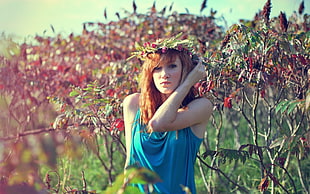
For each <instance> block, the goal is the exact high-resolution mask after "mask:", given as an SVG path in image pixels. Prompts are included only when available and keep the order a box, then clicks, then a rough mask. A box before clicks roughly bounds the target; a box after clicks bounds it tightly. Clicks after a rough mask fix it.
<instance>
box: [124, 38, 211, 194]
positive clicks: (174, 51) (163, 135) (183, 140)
mask: <svg viewBox="0 0 310 194" xmlns="http://www.w3.org/2000/svg"><path fill="white" fill-rule="evenodd" d="M177 37H178V36H177ZM191 45H192V42H191V41H189V40H177V39H176V37H175V38H171V39H167V40H162V41H157V42H155V43H152V44H151V43H146V44H144V47H142V46H138V49H139V50H140V51H139V52H136V53H134V54H136V55H137V56H138V57H140V58H142V59H144V60H145V62H144V64H143V66H142V74H141V78H140V89H141V93H135V94H131V95H129V96H127V97H126V98H125V99H124V102H123V107H124V121H125V134H126V148H127V158H126V164H125V167H127V166H129V165H133V164H135V165H139V166H142V167H145V168H148V169H150V170H152V171H154V172H156V173H157V174H158V175H159V176H160V178H161V180H162V182H159V183H156V184H154V185H153V189H154V192H155V193H173V194H177V193H184V191H183V190H182V187H183V186H185V187H188V188H189V189H190V191H191V192H192V193H196V189H195V181H194V163H195V159H196V154H197V152H198V150H199V147H200V144H201V142H202V140H203V137H204V133H205V129H206V125H207V122H208V120H209V117H210V115H211V114H212V109H213V108H212V104H211V102H210V101H209V100H208V99H206V98H203V97H201V98H199V97H196V96H195V91H194V90H195V89H194V87H193V85H194V84H195V83H197V82H198V81H199V80H200V79H202V78H204V77H205V76H206V72H205V68H204V66H203V65H202V62H201V60H200V61H199V62H198V64H197V65H196V66H194V65H193V63H192V59H191V52H190V51H191ZM139 188H140V190H141V191H144V192H146V193H147V192H151V191H147V188H146V187H144V186H143V185H140V186H139Z"/></svg>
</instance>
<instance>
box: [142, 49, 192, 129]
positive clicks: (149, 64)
mask: <svg viewBox="0 0 310 194" xmlns="http://www.w3.org/2000/svg"><path fill="white" fill-rule="evenodd" d="M177 56H178V57H179V58H180V61H181V64H182V75H181V83H182V82H183V81H184V79H185V78H186V76H187V75H188V73H189V72H190V71H191V70H192V69H193V68H194V65H193V63H192V60H191V57H190V56H189V55H188V54H187V53H186V52H182V51H178V50H175V49H168V50H167V52H165V53H160V52H157V53H151V54H148V55H147V57H146V60H145V62H144V64H143V66H142V72H141V77H140V82H139V85H140V88H141V94H140V99H139V106H140V111H141V119H142V122H143V123H144V124H147V123H148V122H149V120H150V119H151V118H152V117H153V115H154V113H155V111H156V110H157V108H158V107H159V106H160V105H161V104H162V103H163V101H162V98H161V93H160V92H159V91H158V90H157V88H156V87H155V84H154V81H153V70H154V68H155V67H157V66H161V65H164V64H167V63H171V62H174V61H175V60H176V57H177ZM195 94H196V92H195V89H194V87H192V88H191V89H190V91H189V93H188V94H187V96H186V97H185V98H184V100H183V103H182V106H183V107H186V106H187V104H188V103H190V102H191V101H192V100H193V99H195Z"/></svg>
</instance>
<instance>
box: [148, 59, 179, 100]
mask: <svg viewBox="0 0 310 194" xmlns="http://www.w3.org/2000/svg"><path fill="white" fill-rule="evenodd" d="M181 76H182V63H181V60H180V58H179V57H176V59H175V61H173V62H170V63H168V64H163V65H161V66H158V67H155V68H154V70H153V80H154V83H155V87H156V88H157V89H158V91H159V92H160V93H162V94H165V95H170V94H171V93H172V92H173V91H174V90H175V89H176V88H177V87H178V86H179V84H180V80H181Z"/></svg>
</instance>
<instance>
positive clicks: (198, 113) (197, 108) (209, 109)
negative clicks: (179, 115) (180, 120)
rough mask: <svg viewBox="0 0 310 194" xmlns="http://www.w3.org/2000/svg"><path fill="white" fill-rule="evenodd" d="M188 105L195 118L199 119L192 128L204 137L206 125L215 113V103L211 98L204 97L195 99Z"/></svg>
mask: <svg viewBox="0 0 310 194" xmlns="http://www.w3.org/2000/svg"><path fill="white" fill-rule="evenodd" d="M188 107H189V109H191V112H192V114H193V115H195V119H197V120H199V122H198V123H197V124H195V125H193V126H191V129H192V131H193V133H194V134H195V135H196V136H197V137H198V138H203V137H204V134H205V130H206V126H207V124H208V121H209V119H210V116H211V114H212V113H213V104H212V103H211V101H210V100H209V99H207V98H204V97H203V98H198V99H195V100H193V101H192V102H191V103H190V104H189V105H188Z"/></svg>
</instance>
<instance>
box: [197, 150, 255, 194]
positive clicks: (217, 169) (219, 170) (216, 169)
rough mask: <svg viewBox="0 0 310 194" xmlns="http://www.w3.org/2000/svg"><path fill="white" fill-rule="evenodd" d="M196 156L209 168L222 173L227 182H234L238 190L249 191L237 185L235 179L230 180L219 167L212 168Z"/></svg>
mask: <svg viewBox="0 0 310 194" xmlns="http://www.w3.org/2000/svg"><path fill="white" fill-rule="evenodd" d="M197 158H198V159H199V160H200V162H201V163H203V164H204V165H205V166H207V167H208V168H210V169H211V170H214V171H216V172H218V173H219V174H221V175H223V176H224V177H225V178H226V179H227V180H228V181H229V182H231V183H232V184H234V185H235V186H236V187H238V188H239V189H240V190H242V191H243V192H245V193H249V191H248V190H247V189H246V188H244V187H242V186H241V185H239V184H238V183H236V182H235V181H233V180H231V179H230V178H229V177H228V176H227V175H226V174H225V173H224V172H223V171H222V170H221V169H219V168H214V167H212V166H210V165H208V164H207V163H206V162H205V161H203V159H202V158H201V157H200V156H197Z"/></svg>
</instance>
